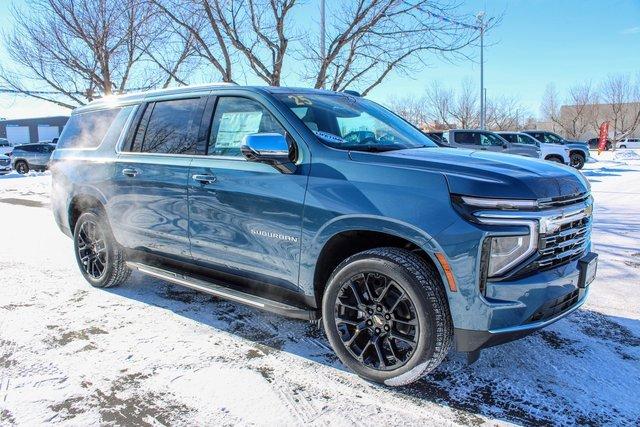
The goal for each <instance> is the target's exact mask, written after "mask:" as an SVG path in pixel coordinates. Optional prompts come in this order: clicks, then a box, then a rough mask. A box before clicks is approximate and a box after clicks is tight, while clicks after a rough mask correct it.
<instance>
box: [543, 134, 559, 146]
mask: <svg viewBox="0 0 640 427" xmlns="http://www.w3.org/2000/svg"><path fill="white" fill-rule="evenodd" d="M546 136H547V137H546V141H545V142H548V143H550V144H564V139H562V138H560V137H559V136H558V135H556V134H555V133H551V132H549V133H547V135H546Z"/></svg>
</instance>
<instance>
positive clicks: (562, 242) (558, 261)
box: [535, 216, 591, 269]
mask: <svg viewBox="0 0 640 427" xmlns="http://www.w3.org/2000/svg"><path fill="white" fill-rule="evenodd" d="M590 235H591V217H590V216H585V217H583V218H580V219H576V220H574V221H571V222H567V223H565V224H562V225H561V226H560V227H559V228H558V230H556V231H555V232H553V233H551V234H543V235H541V236H540V242H539V246H538V248H539V249H538V253H539V255H540V256H539V258H538V259H537V260H536V261H535V264H536V268H537V269H548V268H554V267H557V266H560V265H562V264H566V263H568V262H570V261H573V260H575V259H578V258H580V257H581V256H582V254H583V253H584V251H585V249H586V244H587V243H588V241H589V237H590Z"/></svg>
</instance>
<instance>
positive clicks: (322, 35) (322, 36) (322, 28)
mask: <svg viewBox="0 0 640 427" xmlns="http://www.w3.org/2000/svg"><path fill="white" fill-rule="evenodd" d="M324 13H325V4H324V0H320V57H321V61H324V58H325V55H326V47H325V44H324V40H325V31H326V30H325V20H324ZM322 88H323V89H324V81H323V82H322Z"/></svg>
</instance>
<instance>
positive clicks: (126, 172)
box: [122, 168, 140, 177]
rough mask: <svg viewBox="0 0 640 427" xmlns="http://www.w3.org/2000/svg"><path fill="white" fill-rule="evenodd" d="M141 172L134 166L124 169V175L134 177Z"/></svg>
mask: <svg viewBox="0 0 640 427" xmlns="http://www.w3.org/2000/svg"><path fill="white" fill-rule="evenodd" d="M139 173H140V171H138V169H132V168H126V169H122V175H124V176H128V177H134V176H136V175H138V174H139Z"/></svg>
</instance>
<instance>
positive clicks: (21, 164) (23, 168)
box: [14, 160, 29, 175]
mask: <svg viewBox="0 0 640 427" xmlns="http://www.w3.org/2000/svg"><path fill="white" fill-rule="evenodd" d="M14 168H15V169H16V172H18V173H19V174H21V175H24V174H25V173H29V165H28V164H27V162H25V161H24V160H18V161H17V162H16V164H15V165H14Z"/></svg>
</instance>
